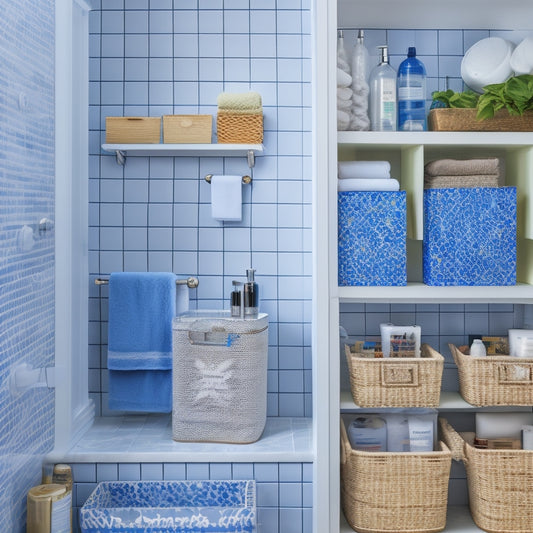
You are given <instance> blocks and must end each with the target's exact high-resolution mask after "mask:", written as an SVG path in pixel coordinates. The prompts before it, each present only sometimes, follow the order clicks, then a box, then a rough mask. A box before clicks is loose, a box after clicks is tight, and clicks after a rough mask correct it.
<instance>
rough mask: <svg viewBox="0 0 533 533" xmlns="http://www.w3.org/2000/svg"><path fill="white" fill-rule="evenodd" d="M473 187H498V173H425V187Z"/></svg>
mask: <svg viewBox="0 0 533 533" xmlns="http://www.w3.org/2000/svg"><path fill="white" fill-rule="evenodd" d="M461 187H462V188H471V187H498V175H497V174H478V175H471V176H428V175H427V174H425V175H424V189H451V188H461Z"/></svg>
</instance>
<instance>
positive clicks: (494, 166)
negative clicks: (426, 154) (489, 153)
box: [424, 157, 500, 176]
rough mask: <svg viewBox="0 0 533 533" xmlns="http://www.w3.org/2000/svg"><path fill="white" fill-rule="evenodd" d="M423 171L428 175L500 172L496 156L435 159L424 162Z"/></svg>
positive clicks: (465, 174)
mask: <svg viewBox="0 0 533 533" xmlns="http://www.w3.org/2000/svg"><path fill="white" fill-rule="evenodd" d="M424 172H425V173H426V174H428V175H429V176H475V175H480V174H496V175H499V174H500V160H499V159H498V158H497V157H487V158H485V159H464V160H461V159H437V160H436V161H431V162H429V163H426V165H425V167H424Z"/></svg>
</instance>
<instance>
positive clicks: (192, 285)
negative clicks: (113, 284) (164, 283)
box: [94, 276, 200, 289]
mask: <svg viewBox="0 0 533 533" xmlns="http://www.w3.org/2000/svg"><path fill="white" fill-rule="evenodd" d="M199 283H200V282H199V281H198V278H195V277H193V276H189V277H188V278H183V279H177V280H176V285H187V287H189V289H196V287H198V284H199ZM94 284H95V285H108V284H109V280H108V279H104V278H96V279H95V280H94Z"/></svg>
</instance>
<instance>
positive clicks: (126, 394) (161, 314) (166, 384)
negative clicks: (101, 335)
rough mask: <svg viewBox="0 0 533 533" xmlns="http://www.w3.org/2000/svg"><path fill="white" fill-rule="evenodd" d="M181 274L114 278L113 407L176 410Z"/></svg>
mask: <svg viewBox="0 0 533 533" xmlns="http://www.w3.org/2000/svg"><path fill="white" fill-rule="evenodd" d="M175 314H176V276H175V274H171V273H166V272H116V273H113V274H111V277H110V279H109V333H108V357H107V368H108V369H109V408H110V409H113V410H122V411H139V412H158V413H169V412H170V411H172V319H173V318H174V316H175Z"/></svg>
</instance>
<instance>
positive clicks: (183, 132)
mask: <svg viewBox="0 0 533 533" xmlns="http://www.w3.org/2000/svg"><path fill="white" fill-rule="evenodd" d="M212 130H213V117H212V115H163V142H164V143H172V144H183V143H186V144H210V143H211V134H212Z"/></svg>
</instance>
